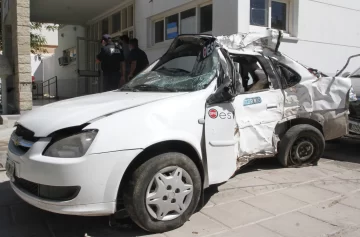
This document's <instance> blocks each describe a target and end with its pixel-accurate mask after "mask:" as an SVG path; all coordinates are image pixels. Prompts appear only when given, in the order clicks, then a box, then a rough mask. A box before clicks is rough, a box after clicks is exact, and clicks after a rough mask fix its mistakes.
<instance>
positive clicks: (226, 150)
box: [9, 38, 351, 215]
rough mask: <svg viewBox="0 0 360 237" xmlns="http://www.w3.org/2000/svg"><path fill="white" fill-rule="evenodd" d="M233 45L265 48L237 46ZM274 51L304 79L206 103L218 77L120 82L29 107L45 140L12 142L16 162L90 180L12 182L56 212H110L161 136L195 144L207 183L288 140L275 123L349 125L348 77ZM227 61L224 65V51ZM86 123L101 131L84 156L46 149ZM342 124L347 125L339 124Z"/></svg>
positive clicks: (37, 174)
mask: <svg viewBox="0 0 360 237" xmlns="http://www.w3.org/2000/svg"><path fill="white" fill-rule="evenodd" d="M236 39H237V38H236ZM231 45H233V44H231ZM236 45H237V44H236ZM233 47H234V46H233ZM247 52H248V53H247ZM232 53H235V54H236V53H237V54H239V55H252V56H254V55H261V54H259V53H254V51H253V50H250V51H246V50H244V49H237V48H236V47H234V48H233V49H232ZM266 57H274V58H275V59H276V60H279V61H282V62H284V64H286V65H290V66H291V67H292V68H293V69H294V70H296V71H297V72H298V73H299V74H300V75H301V76H302V78H303V79H302V81H301V82H300V83H299V84H297V85H296V86H294V87H292V88H288V89H286V90H281V89H273V88H270V89H269V90H266V91H262V92H255V93H245V94H239V95H237V96H236V97H235V99H234V100H233V101H227V102H223V103H220V104H215V105H207V103H206V101H207V99H208V98H209V96H211V95H212V94H213V93H215V91H216V90H217V89H218V85H217V81H216V80H213V81H212V82H211V83H210V84H209V85H208V86H207V87H206V88H205V89H201V90H198V91H194V92H173V93H167V92H126V91H114V92H107V93H102V94H98V95H90V96H86V97H80V98H75V99H71V100H66V101H62V102H58V103H54V104H50V105H47V106H44V107H42V108H39V109H37V110H34V111H32V112H29V113H27V114H25V115H24V116H22V117H21V119H20V120H19V121H18V124H19V125H21V126H23V127H25V128H27V129H29V130H31V131H33V132H34V133H35V136H36V137H39V138H40V140H39V141H37V142H35V143H34V144H33V145H32V146H31V148H30V149H29V150H28V151H27V152H25V153H24V152H20V151H19V150H18V149H17V148H16V146H15V145H16V144H15V145H14V144H13V142H12V141H10V144H9V161H10V162H14V163H15V174H16V176H17V177H18V178H22V179H24V180H27V181H30V182H33V183H38V184H42V185H49V186H80V187H81V189H80V192H79V194H78V195H77V196H76V197H74V198H73V199H72V200H70V201H48V200H43V199H41V198H38V197H36V196H35V195H33V194H30V193H27V192H26V191H24V190H22V189H20V188H18V187H17V186H16V185H15V184H14V183H12V187H13V189H14V190H15V192H16V193H17V194H18V195H19V196H20V197H21V198H22V199H24V200H25V201H27V202H29V203H30V204H32V205H34V206H37V207H39V208H42V209H45V210H48V211H52V212H57V213H62V214H74V215H110V214H113V213H114V212H115V211H116V205H115V202H116V198H117V194H118V191H119V186H120V182H121V181H122V179H123V175H124V172H125V170H126V169H127V168H128V167H129V165H130V164H131V162H132V161H133V160H134V159H136V158H137V157H138V155H139V154H140V153H141V152H142V151H144V150H145V149H147V148H148V147H150V146H152V145H154V144H159V143H161V142H165V141H181V142H184V143H186V144H188V145H190V146H191V147H192V148H193V149H194V150H195V151H196V153H197V156H198V157H199V159H200V162H201V163H202V164H203V167H204V173H205V175H206V177H205V180H204V184H203V185H204V187H205V188H206V187H207V186H208V185H211V184H217V183H221V182H224V181H227V180H228V179H229V178H230V177H231V176H232V175H233V173H234V172H235V171H236V170H237V169H238V168H239V167H240V166H241V165H239V164H242V163H246V162H244V161H246V160H248V159H251V158H257V157H267V156H273V155H275V154H276V153H277V143H278V141H279V137H278V133H277V132H276V127H278V126H280V127H281V125H282V124H283V123H285V122H286V121H288V120H292V119H295V118H299V117H307V118H311V119H315V120H316V121H317V122H319V123H320V124H321V125H323V126H324V127H325V128H329V129H328V130H325V131H324V132H325V136H326V137H328V138H331V137H332V136H342V135H344V133H346V132H347V129H346V128H342V127H341V121H342V120H343V119H345V120H346V118H347V117H346V116H347V114H346V103H345V99H346V93H347V92H348V90H349V89H350V86H351V84H350V82H349V80H342V81H341V82H339V80H338V79H336V78H323V79H322V80H318V79H317V78H316V77H314V76H313V75H312V74H311V73H309V72H308V71H307V70H306V69H304V68H302V67H301V66H300V65H298V64H297V63H296V62H294V61H292V60H291V59H289V58H287V57H285V56H281V55H280V56H279V54H271V53H267V56H266ZM220 60H221V65H223V66H224V64H226V62H225V61H224V60H225V59H224V58H223V57H221V59H220ZM225 66H226V65H225ZM152 67H154V65H153V66H150V68H152ZM226 68H227V67H226ZM147 70H150V69H147ZM254 98H261V100H259V101H261V102H259V101H258V100H254V101H255V102H256V103H255V102H254V101H253V100H251V101H253V102H254V103H251V104H247V102H245V101H248V100H249V99H254ZM249 105H250V106H249ZM214 110H216V112H215V111H214ZM338 119H340V120H341V121H340V122H338V121H337V120H338ZM84 124H85V125H84ZM204 124H205V125H204ZM80 125H84V128H83V130H94V129H95V130H98V133H97V136H96V138H95V140H94V141H93V142H92V144H91V146H90V148H89V149H88V150H87V152H86V154H85V155H84V156H82V157H80V158H55V157H47V156H45V155H44V154H43V152H44V150H45V149H46V147H47V146H48V145H49V143H50V142H51V138H50V137H49V135H50V134H52V133H54V132H57V131H59V130H61V129H65V128H69V127H75V126H80ZM334 125H336V126H339V129H337V130H336V132H330V127H333V126H334ZM204 140H205V141H204Z"/></svg>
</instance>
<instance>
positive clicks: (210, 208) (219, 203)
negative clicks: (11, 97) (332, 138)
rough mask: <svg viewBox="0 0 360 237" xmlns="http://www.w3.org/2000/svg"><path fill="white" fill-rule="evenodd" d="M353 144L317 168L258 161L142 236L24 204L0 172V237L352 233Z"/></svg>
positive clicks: (336, 236) (336, 147)
mask: <svg viewBox="0 0 360 237" xmlns="http://www.w3.org/2000/svg"><path fill="white" fill-rule="evenodd" d="M359 145H360V141H352V140H345V141H342V142H341V143H340V144H332V145H328V147H327V152H326V154H325V155H324V157H327V159H322V160H321V162H320V164H319V166H317V167H307V168H301V169H283V168H281V167H280V166H279V165H278V163H277V161H276V160H275V159H271V160H259V161H256V162H255V163H254V164H251V165H250V166H248V167H246V168H245V169H244V170H243V171H241V172H240V173H239V174H238V175H237V176H236V177H235V178H233V179H231V180H230V181H229V182H227V183H225V184H223V185H221V186H215V187H211V188H209V189H208V190H206V198H205V199H206V206H205V207H204V208H203V209H202V210H201V211H200V212H198V213H196V214H194V215H193V216H192V217H191V218H190V221H188V222H187V223H186V224H185V225H184V226H183V227H181V228H179V229H177V230H174V231H171V232H168V233H164V234H156V235H149V234H148V233H145V232H144V231H142V230H140V229H139V228H137V227H136V226H132V227H129V226H128V225H123V226H128V227H127V228H123V227H122V228H119V227H118V228H110V227H109V226H108V218H107V217H74V216H63V215H57V214H53V213H49V212H46V211H42V210H40V209H37V208H35V207H32V206H30V205H28V204H26V203H24V202H23V201H22V200H20V199H19V198H18V197H17V196H16V195H15V194H14V192H13V191H12V190H11V189H10V185H9V182H8V180H7V178H6V176H5V172H0V193H1V194H0V236H1V237H83V236H85V234H88V236H91V237H118V236H122V237H126V236H154V237H161V236H162V237H164V236H167V237H183V236H184V237H187V236H190V237H200V236H214V237H222V236H224V237H317V236H318V237H320V236H323V237H325V236H326V237H358V236H360V202H359V200H360V159H359V157H358V152H357V150H356V149H357V147H358V146H359Z"/></svg>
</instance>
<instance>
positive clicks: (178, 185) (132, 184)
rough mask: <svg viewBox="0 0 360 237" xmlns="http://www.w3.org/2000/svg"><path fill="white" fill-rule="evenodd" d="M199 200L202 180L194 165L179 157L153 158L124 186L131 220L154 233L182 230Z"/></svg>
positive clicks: (141, 166)
mask: <svg viewBox="0 0 360 237" xmlns="http://www.w3.org/2000/svg"><path fill="white" fill-rule="evenodd" d="M200 196H201V176H200V173H199V171H198V169H197V167H196V165H195V163H194V162H193V161H192V160H191V159H190V158H189V157H187V156H186V155H184V154H180V153H175V152H171V153H165V154H161V155H158V156H155V157H153V158H151V159H149V160H148V161H146V162H145V163H143V164H142V165H140V166H139V167H138V168H137V169H136V170H135V171H134V172H133V174H132V176H131V180H129V182H128V185H126V188H125V192H124V204H125V208H126V210H127V212H128V213H129V215H130V217H131V219H132V220H133V221H134V222H135V223H136V224H137V225H139V226H140V227H141V228H143V229H145V230H147V231H149V232H155V233H162V232H165V231H170V230H173V229H176V228H178V227H180V226H182V225H183V224H184V223H185V222H186V221H187V220H188V219H189V218H190V216H191V215H192V214H193V213H194V211H195V209H196V207H197V204H198V202H199V199H200Z"/></svg>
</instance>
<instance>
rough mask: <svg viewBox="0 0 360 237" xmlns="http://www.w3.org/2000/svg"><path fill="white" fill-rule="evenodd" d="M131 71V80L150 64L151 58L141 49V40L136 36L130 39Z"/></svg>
mask: <svg viewBox="0 0 360 237" xmlns="http://www.w3.org/2000/svg"><path fill="white" fill-rule="evenodd" d="M130 50H131V51H130V55H129V62H130V73H129V80H131V79H132V78H133V77H135V76H136V75H137V74H138V73H139V72H141V71H142V70H144V69H145V68H146V67H148V66H149V60H148V57H147V55H146V53H145V52H144V51H142V50H141V49H139V42H138V40H137V39H136V38H134V39H131V40H130Z"/></svg>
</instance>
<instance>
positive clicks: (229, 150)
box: [204, 50, 236, 185]
mask: <svg viewBox="0 0 360 237" xmlns="http://www.w3.org/2000/svg"><path fill="white" fill-rule="evenodd" d="M218 54H219V55H220V58H221V59H220V61H221V67H222V70H221V71H222V72H221V73H219V75H218V78H217V80H218V83H217V89H216V92H215V93H214V94H213V95H212V96H210V97H209V99H208V101H207V103H206V110H205V111H206V112H205V120H204V122H205V128H204V131H205V146H204V147H205V149H206V158H205V159H206V161H205V163H206V166H207V171H208V183H209V185H211V184H217V183H222V182H225V181H227V180H228V179H229V178H230V177H231V176H232V175H233V174H234V172H235V171H236V152H235V151H236V148H235V145H236V141H235V136H234V134H235V132H236V124H235V116H234V108H233V105H232V104H231V100H232V98H233V97H234V96H235V94H234V93H228V92H226V93H223V92H224V91H225V90H224V89H228V86H230V87H231V85H232V84H233V83H232V79H233V77H234V75H233V65H231V61H229V58H228V59H226V58H225V57H224V55H223V54H226V52H221V50H219V51H218ZM212 98H215V99H212ZM219 98H220V99H219Z"/></svg>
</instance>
